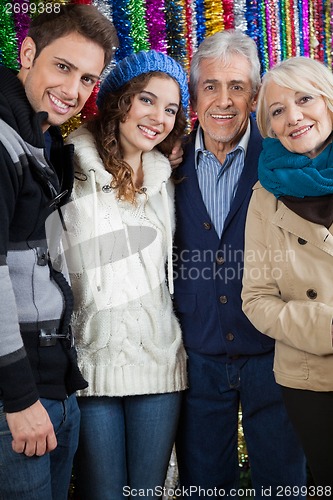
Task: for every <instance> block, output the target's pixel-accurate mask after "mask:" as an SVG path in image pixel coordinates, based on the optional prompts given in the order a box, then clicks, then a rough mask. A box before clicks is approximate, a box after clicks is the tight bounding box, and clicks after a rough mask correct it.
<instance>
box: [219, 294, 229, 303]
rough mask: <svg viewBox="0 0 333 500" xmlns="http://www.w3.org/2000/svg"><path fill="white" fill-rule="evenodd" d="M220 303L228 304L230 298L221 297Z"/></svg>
mask: <svg viewBox="0 0 333 500" xmlns="http://www.w3.org/2000/svg"><path fill="white" fill-rule="evenodd" d="M220 302H221V304H226V303H227V302H228V297H227V296H226V295H221V296H220Z"/></svg>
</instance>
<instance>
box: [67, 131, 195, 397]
mask: <svg viewBox="0 0 333 500" xmlns="http://www.w3.org/2000/svg"><path fill="white" fill-rule="evenodd" d="M68 142H71V143H73V144H74V145H75V169H76V172H77V175H76V181H75V186H74V192H73V202H72V203H71V204H70V206H69V207H68V210H67V211H66V214H65V220H66V224H67V226H68V233H67V242H66V245H67V246H69V247H70V251H68V252H66V253H67V258H68V262H69V270H70V273H71V281H72V286H73V291H74V297H75V308H74V318H73V329H74V334H75V337H76V343H77V349H78V359H79V366H80V369H81V371H82V373H83V376H84V377H85V378H86V380H87V381H88V382H89V387H88V389H86V390H84V391H81V392H80V393H79V395H80V396H90V395H95V396H102V395H103V396H125V395H134V394H155V393H165V392H173V391H179V390H183V389H185V388H186V354H185V350H184V347H183V344H182V339H181V331H180V327H179V324H178V321H177V319H176V317H175V315H174V312H173V309H172V301H171V297H170V293H169V290H168V288H167V285H166V276H165V267H166V262H167V256H168V255H169V259H168V260H169V286H170V285H171V287H172V286H173V284H172V230H173V226H174V208H173V207H174V204H173V186H172V183H171V182H170V181H169V177H170V172H171V170H170V165H169V162H168V160H167V159H166V158H165V157H164V156H163V155H162V154H161V153H160V152H158V151H157V150H153V151H151V152H149V153H144V154H143V171H144V187H145V193H143V194H139V195H137V203H136V204H131V203H129V202H125V201H119V200H117V198H116V195H115V191H114V190H113V189H110V187H109V186H110V183H111V175H110V174H109V173H108V172H107V171H106V170H105V169H104V167H103V164H102V161H101V159H100V157H99V155H98V153H97V151H96V148H95V144H94V139H93V137H92V135H91V134H90V132H88V131H87V129H86V128H85V127H81V128H80V129H79V130H76V131H75V132H74V133H73V134H71V136H70V137H69V139H68Z"/></svg>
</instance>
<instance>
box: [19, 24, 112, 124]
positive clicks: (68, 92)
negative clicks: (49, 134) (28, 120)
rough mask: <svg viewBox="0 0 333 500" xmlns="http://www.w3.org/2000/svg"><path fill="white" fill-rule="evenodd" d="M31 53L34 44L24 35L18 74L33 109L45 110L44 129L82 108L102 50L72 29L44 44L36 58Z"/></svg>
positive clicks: (100, 62)
mask: <svg viewBox="0 0 333 500" xmlns="http://www.w3.org/2000/svg"><path fill="white" fill-rule="evenodd" d="M35 53H36V46H35V43H34V41H33V40H32V39H31V38H30V37H27V38H26V39H25V40H24V42H23V44H22V49H21V65H22V67H21V70H20V72H19V74H18V77H19V79H20V80H21V81H22V83H23V85H24V87H25V92H26V95H27V98H28V100H29V102H30V104H31V106H32V107H33V109H34V110H35V111H36V112H38V111H46V112H47V113H48V118H47V121H46V122H45V123H44V125H43V130H44V131H45V130H47V128H48V127H49V126H50V125H61V124H63V123H64V122H66V121H67V120H68V119H69V118H71V117H72V116H74V115H76V114H77V113H78V112H79V111H80V110H81V109H82V107H83V106H84V104H85V102H86V100H87V99H88V97H89V96H90V94H91V92H92V90H93V88H94V86H95V85H96V83H97V81H98V79H99V76H100V74H101V72H102V70H103V68H104V50H103V49H102V47H100V46H99V45H97V44H96V43H94V42H93V41H91V40H89V39H87V38H85V37H83V36H81V35H79V34H78V33H75V32H74V33H70V34H69V35H66V36H63V37H61V38H58V39H56V40H55V41H54V42H52V43H51V44H50V45H47V46H46V47H45V48H44V49H43V50H42V51H41V52H40V54H39V56H38V57H37V58H35Z"/></svg>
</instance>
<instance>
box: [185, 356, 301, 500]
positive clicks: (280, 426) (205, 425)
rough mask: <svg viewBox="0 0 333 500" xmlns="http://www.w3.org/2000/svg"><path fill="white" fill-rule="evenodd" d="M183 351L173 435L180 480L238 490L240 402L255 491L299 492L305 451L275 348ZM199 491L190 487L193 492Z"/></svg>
mask: <svg viewBox="0 0 333 500" xmlns="http://www.w3.org/2000/svg"><path fill="white" fill-rule="evenodd" d="M188 356H189V358H188V371H189V389H188V390H187V391H185V394H184V400H183V406H182V410H181V415H180V425H179V431H178V434H177V440H176V452H177V458H178V466H179V471H180V482H181V485H182V486H183V487H184V488H189V487H190V486H192V487H193V486H195V487H199V486H201V487H202V488H204V489H214V488H217V489H219V488H221V489H225V490H226V492H228V495H227V494H226V496H233V497H234V498H238V496H237V495H236V494H235V491H231V490H237V488H239V472H240V470H239V465H238V452H237V438H238V410H239V405H240V404H241V407H242V418H243V421H242V423H243V430H244V437H245V442H246V445H247V451H248V455H249V461H250V467H251V479H252V487H253V488H254V489H255V492H256V494H255V498H263V497H266V498H267V496H269V497H270V500H272V498H278V499H279V500H281V499H282V498H289V500H290V498H292V499H293V500H295V498H300V496H299V495H297V494H296V495H295V494H294V493H295V492H296V493H297V487H299V488H300V487H301V486H305V485H306V467H305V458H304V454H303V451H302V449H301V447H300V443H299V441H298V440H297V438H296V436H295V434H294V431H293V429H292V426H291V424H290V422H289V419H288V417H287V413H286V410H285V407H284V404H283V401H282V396H281V391H280V387H279V386H278V385H277V384H276V382H275V380H274V376H273V356H274V354H273V353H269V354H264V355H261V356H253V357H251V358H249V359H247V360H245V359H244V360H241V359H238V360H235V361H232V362H230V363H228V362H223V361H220V360H216V358H212V357H211V356H205V355H201V354H197V353H193V352H188ZM293 486H295V487H296V488H295V489H294V492H293V493H291V494H290V492H289V495H288V488H292V487H293ZM193 490H194V488H193V489H192V491H193ZM264 491H265V494H264ZM220 496H222V495H220ZM239 496H242V494H241V493H240V495H239ZM201 497H202V495H201V496H199V494H198V493H196V492H195V491H193V494H192V496H191V498H195V499H196V498H201ZM216 497H219V495H218V494H217V495H216Z"/></svg>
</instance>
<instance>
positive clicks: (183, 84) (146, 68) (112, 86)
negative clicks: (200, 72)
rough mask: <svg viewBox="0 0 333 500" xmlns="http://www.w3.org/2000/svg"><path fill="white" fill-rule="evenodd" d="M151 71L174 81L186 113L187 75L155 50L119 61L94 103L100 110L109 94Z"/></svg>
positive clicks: (187, 95)
mask: <svg viewBox="0 0 333 500" xmlns="http://www.w3.org/2000/svg"><path fill="white" fill-rule="evenodd" d="M152 71H161V72H162V73H166V74H167V75H169V76H171V77H172V78H173V79H174V80H176V82H177V83H178V85H179V88H180V94H181V102H182V106H183V109H184V111H185V113H186V111H187V108H188V103H189V92H188V84H187V75H186V73H185V71H184V70H183V68H182V67H181V65H180V64H179V63H178V62H177V61H175V60H174V59H173V58H172V57H170V56H167V55H165V54H163V53H162V52H157V51H156V50H149V51H147V52H146V51H143V50H142V51H140V52H137V53H136V54H131V55H129V56H127V57H125V58H124V59H122V60H121V61H119V63H118V64H117V65H116V66H115V68H114V69H112V70H111V71H110V73H109V74H108V75H107V76H106V77H105V79H104V80H103V82H102V84H101V87H100V89H99V92H98V96H97V101H96V103H97V106H98V108H101V106H102V104H103V101H104V99H105V98H106V96H107V94H108V93H109V92H114V91H116V90H118V89H120V88H121V87H123V86H124V85H125V84H126V83H127V82H129V81H130V80H132V79H133V78H135V77H136V76H139V75H143V74H145V73H150V72H152Z"/></svg>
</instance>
